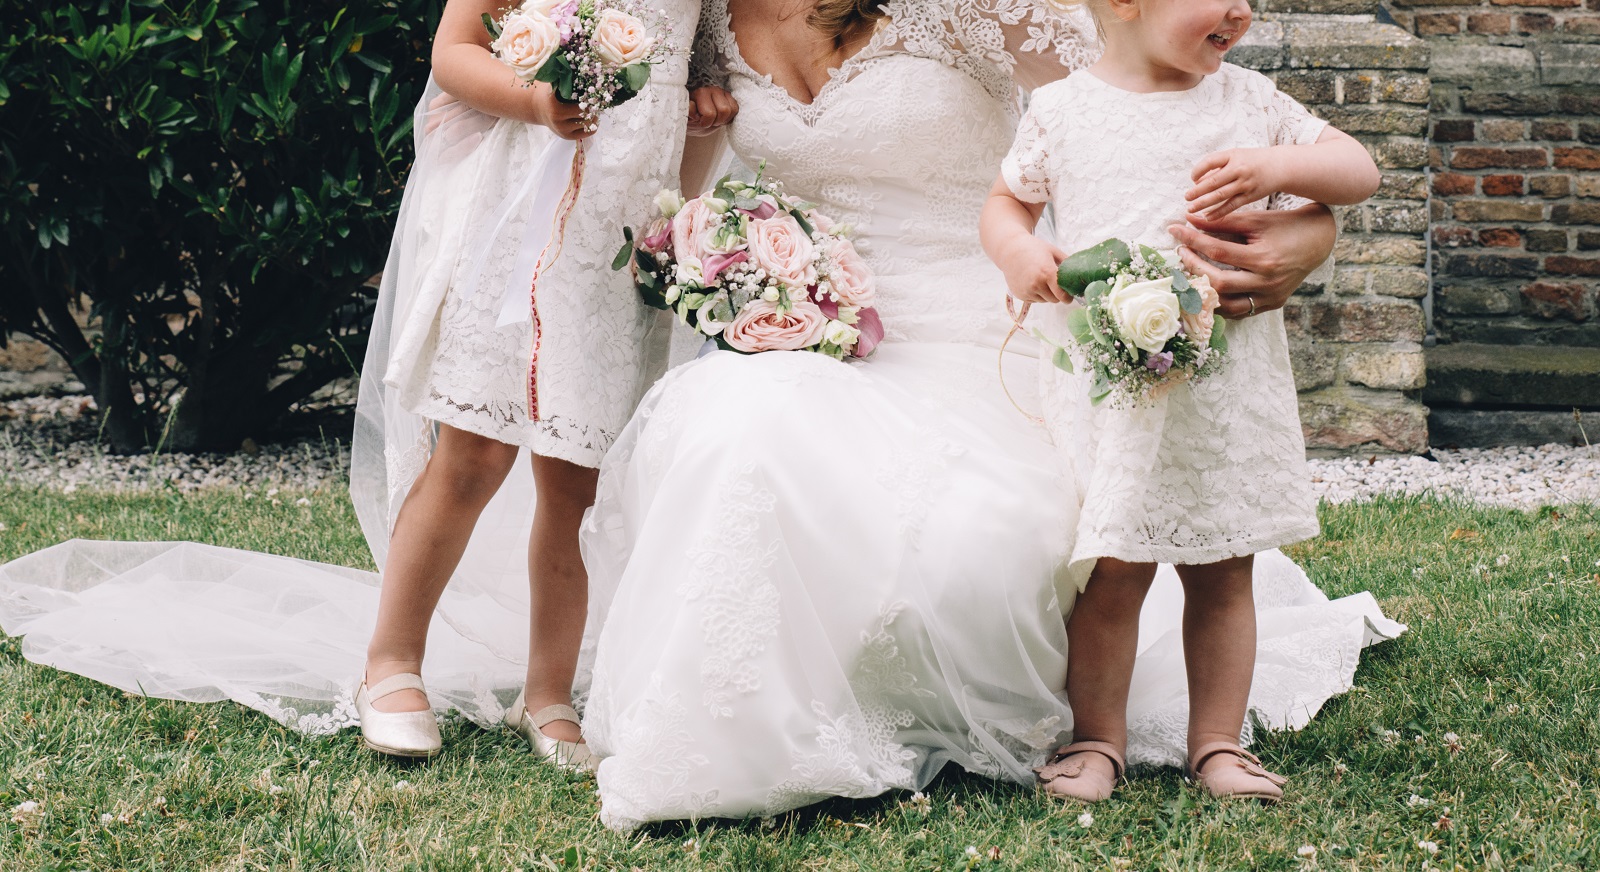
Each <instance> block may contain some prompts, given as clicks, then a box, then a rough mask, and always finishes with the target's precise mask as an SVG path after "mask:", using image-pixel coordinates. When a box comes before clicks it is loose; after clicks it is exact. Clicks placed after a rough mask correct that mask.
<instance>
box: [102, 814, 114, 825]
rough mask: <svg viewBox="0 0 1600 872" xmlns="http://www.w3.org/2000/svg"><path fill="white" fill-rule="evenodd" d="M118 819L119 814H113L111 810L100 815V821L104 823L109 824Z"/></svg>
mask: <svg viewBox="0 0 1600 872" xmlns="http://www.w3.org/2000/svg"><path fill="white" fill-rule="evenodd" d="M116 820H117V816H116V815H114V814H112V813H111V812H103V813H101V815H100V823H102V824H107V825H109V824H112V823H114V822H116Z"/></svg>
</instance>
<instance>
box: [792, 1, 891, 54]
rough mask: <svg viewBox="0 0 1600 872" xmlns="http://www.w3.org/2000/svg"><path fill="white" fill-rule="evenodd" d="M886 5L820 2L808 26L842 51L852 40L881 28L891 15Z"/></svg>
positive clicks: (856, 2)
mask: <svg viewBox="0 0 1600 872" xmlns="http://www.w3.org/2000/svg"><path fill="white" fill-rule="evenodd" d="M883 3H884V0H817V6H816V8H815V9H812V10H811V14H810V15H807V16H806V23H807V24H809V25H811V26H812V27H814V28H816V29H817V30H819V31H821V32H822V33H823V34H824V35H826V36H827V37H828V38H829V39H830V40H832V41H833V47H834V48H835V49H842V48H844V47H845V45H846V44H848V43H849V42H850V40H851V39H853V38H855V37H857V36H860V35H861V34H862V33H863V32H864V31H868V30H871V29H872V28H874V27H877V26H878V22H880V21H882V20H883V18H884V16H885V15H886V14H887V13H885V12H884V11H883Z"/></svg>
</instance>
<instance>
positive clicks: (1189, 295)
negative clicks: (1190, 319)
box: [1174, 288, 1200, 315]
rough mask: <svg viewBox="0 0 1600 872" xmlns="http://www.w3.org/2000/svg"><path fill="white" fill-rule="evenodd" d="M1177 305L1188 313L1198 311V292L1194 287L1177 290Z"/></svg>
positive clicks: (1191, 313)
mask: <svg viewBox="0 0 1600 872" xmlns="http://www.w3.org/2000/svg"><path fill="white" fill-rule="evenodd" d="M1174 290H1176V289H1174ZM1178 306H1179V307H1180V308H1182V309H1183V311H1185V312H1187V313H1188V314H1190V315H1194V314H1196V313H1198V312H1199V311H1200V292H1199V291H1197V290H1195V289H1194V288H1185V289H1184V290H1182V291H1179V292H1178Z"/></svg>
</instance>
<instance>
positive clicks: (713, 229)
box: [672, 197, 744, 260]
mask: <svg viewBox="0 0 1600 872" xmlns="http://www.w3.org/2000/svg"><path fill="white" fill-rule="evenodd" d="M721 228H722V215H721V214H719V213H717V212H713V211H711V209H710V207H708V206H707V205H706V204H705V198H703V197H696V198H694V199H693V200H690V201H689V202H687V203H685V204H683V208H682V209H679V210H678V214H677V215H675V216H673V218H672V251H673V253H674V254H676V255H677V256H678V257H679V258H680V259H682V258H684V257H697V258H699V259H701V260H705V259H706V258H707V257H710V256H711V255H713V254H732V253H733V252H735V251H738V250H739V249H741V248H744V243H743V242H741V241H730V243H729V244H728V245H727V246H726V247H719V246H718V245H717V244H716V240H715V236H716V233H717V231H718V230H720V229H721Z"/></svg>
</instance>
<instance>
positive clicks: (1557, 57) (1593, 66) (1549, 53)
mask: <svg viewBox="0 0 1600 872" xmlns="http://www.w3.org/2000/svg"><path fill="white" fill-rule="evenodd" d="M1534 53H1535V54H1536V55H1538V58H1539V81H1541V82H1543V83H1544V84H1546V85H1595V84H1600V45H1585V44H1581V43H1565V42H1555V43H1550V42H1547V43H1545V44H1543V45H1540V46H1539V47H1538V48H1537V49H1535V50H1534Z"/></svg>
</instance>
